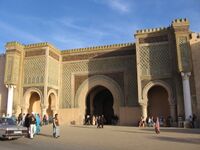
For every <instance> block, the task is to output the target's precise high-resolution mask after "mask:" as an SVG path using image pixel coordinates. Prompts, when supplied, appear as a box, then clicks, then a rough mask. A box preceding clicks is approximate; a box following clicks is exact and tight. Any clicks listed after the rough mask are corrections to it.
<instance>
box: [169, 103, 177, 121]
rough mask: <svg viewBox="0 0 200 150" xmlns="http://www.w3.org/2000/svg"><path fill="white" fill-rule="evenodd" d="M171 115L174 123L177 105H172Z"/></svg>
mask: <svg viewBox="0 0 200 150" xmlns="http://www.w3.org/2000/svg"><path fill="white" fill-rule="evenodd" d="M170 115H171V117H172V119H173V121H175V120H176V105H175V104H170Z"/></svg>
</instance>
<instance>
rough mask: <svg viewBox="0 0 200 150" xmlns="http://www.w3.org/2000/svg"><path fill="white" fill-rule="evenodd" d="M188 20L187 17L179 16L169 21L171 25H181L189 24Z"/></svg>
mask: <svg viewBox="0 0 200 150" xmlns="http://www.w3.org/2000/svg"><path fill="white" fill-rule="evenodd" d="M189 24H190V22H189V20H188V19H187V18H184V19H183V18H180V19H174V20H173V21H172V23H171V25H172V26H183V25H187V26H188V25H189Z"/></svg>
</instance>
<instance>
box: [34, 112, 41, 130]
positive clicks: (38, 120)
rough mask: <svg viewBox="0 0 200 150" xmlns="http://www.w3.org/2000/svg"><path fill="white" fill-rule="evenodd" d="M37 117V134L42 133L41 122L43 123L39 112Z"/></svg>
mask: <svg viewBox="0 0 200 150" xmlns="http://www.w3.org/2000/svg"><path fill="white" fill-rule="evenodd" d="M35 119H36V134H39V133H40V124H41V121H40V116H39V114H36V115H35Z"/></svg>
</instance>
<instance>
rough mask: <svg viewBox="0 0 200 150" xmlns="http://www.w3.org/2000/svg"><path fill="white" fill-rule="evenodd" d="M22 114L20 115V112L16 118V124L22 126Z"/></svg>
mask: <svg viewBox="0 0 200 150" xmlns="http://www.w3.org/2000/svg"><path fill="white" fill-rule="evenodd" d="M22 117H23V116H22V113H20V114H19V115H18V118H17V124H18V125H19V126H22V125H23V124H22V119H23V118H22Z"/></svg>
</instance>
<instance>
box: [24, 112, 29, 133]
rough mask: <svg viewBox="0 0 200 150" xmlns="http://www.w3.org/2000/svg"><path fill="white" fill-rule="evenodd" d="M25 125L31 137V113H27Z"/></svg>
mask: <svg viewBox="0 0 200 150" xmlns="http://www.w3.org/2000/svg"><path fill="white" fill-rule="evenodd" d="M24 127H27V130H28V137H30V114H29V113H27V114H26V116H25V120H24Z"/></svg>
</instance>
